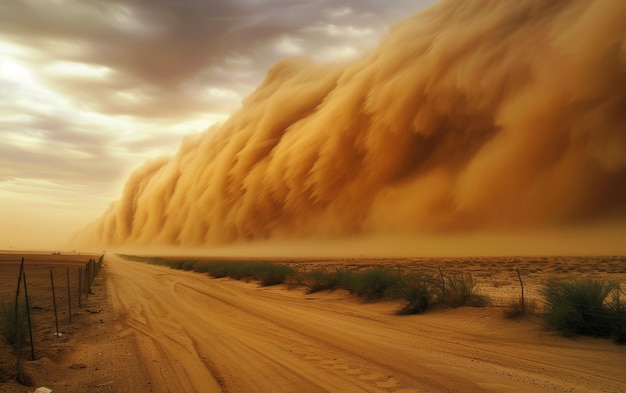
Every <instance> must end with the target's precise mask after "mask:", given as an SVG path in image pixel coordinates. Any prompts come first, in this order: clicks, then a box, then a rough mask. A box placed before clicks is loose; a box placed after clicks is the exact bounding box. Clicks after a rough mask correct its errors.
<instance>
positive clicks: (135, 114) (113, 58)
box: [0, 0, 434, 249]
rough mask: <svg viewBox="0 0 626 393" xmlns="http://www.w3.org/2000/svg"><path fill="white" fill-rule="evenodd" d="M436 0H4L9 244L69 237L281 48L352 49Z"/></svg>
mask: <svg viewBox="0 0 626 393" xmlns="http://www.w3.org/2000/svg"><path fill="white" fill-rule="evenodd" d="M433 1H434V0H393V1H380V0H309V1H305V0H261V1H260V0H205V1H203V0H152V1H140V0H111V1H99V0H10V1H3V2H2V3H0V97H2V100H0V130H1V132H2V134H1V135H2V138H0V217H2V220H0V249H7V248H11V249H24V248H48V249H50V248H52V249H56V248H61V247H62V243H63V242H64V241H65V240H66V239H67V238H68V237H69V236H70V235H71V234H72V233H74V232H75V231H76V230H78V229H80V228H82V227H83V226H84V225H85V224H86V223H88V222H90V221H92V220H94V219H95V218H97V217H98V216H99V215H100V214H101V213H102V212H103V211H104V210H105V209H106V207H107V206H108V205H109V203H110V202H112V201H113V200H115V199H118V198H119V196H120V194H121V190H122V187H123V184H124V182H125V180H126V178H127V177H128V174H129V173H130V172H131V171H132V170H133V168H135V167H137V166H138V165H140V164H141V163H142V162H144V161H145V160H146V159H148V158H150V157H158V156H162V155H168V154H171V153H173V152H175V151H176V149H177V147H178V145H179V142H180V139H181V138H182V136H183V135H185V134H189V133H192V132H198V131H201V130H203V129H205V128H207V127H208V126H210V125H211V124H214V123H216V122H221V121H223V120H225V119H226V118H227V117H228V114H229V113H230V112H232V111H233V110H236V109H237V108H238V106H239V105H240V102H241V100H242V99H243V98H244V97H246V96H247V95H248V94H249V93H250V92H251V91H252V90H253V89H254V88H255V87H256V86H257V85H258V84H259V83H260V81H261V80H262V79H263V77H264V74H265V71H266V70H267V69H268V67H270V66H271V65H272V64H274V63H275V62H276V61H277V60H279V59H281V58H284V57H289V56H309V57H313V58H314V59H316V60H317V61H319V62H345V61H350V60H351V59H354V58H356V57H358V56H359V55H360V54H361V53H363V52H367V51H368V50H370V49H371V48H373V47H375V46H376V44H377V42H378V41H379V40H380V38H381V37H382V36H383V35H384V34H385V31H386V29H387V28H388V27H389V26H390V25H391V24H392V23H393V22H394V21H397V20H399V19H402V18H404V17H406V16H408V15H410V14H412V13H413V12H415V11H417V10H419V9H421V8H424V7H426V6H427V5H428V4H430V3H432V2H433Z"/></svg>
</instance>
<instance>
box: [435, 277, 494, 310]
mask: <svg viewBox="0 0 626 393" xmlns="http://www.w3.org/2000/svg"><path fill="white" fill-rule="evenodd" d="M442 289H443V288H442ZM444 295H445V296H442V300H443V299H445V304H446V305H448V306H452V307H460V306H472V307H485V306H487V305H489V298H488V297H487V296H483V295H481V294H479V293H478V288H477V287H476V282H475V281H474V277H473V276H472V274H471V273H464V274H453V275H449V276H446V285H445V294H444Z"/></svg>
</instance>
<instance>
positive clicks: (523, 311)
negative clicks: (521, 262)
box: [517, 267, 526, 313]
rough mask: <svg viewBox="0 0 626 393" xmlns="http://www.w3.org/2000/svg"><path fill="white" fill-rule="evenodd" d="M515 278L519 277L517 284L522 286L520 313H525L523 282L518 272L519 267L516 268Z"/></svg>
mask: <svg viewBox="0 0 626 393" xmlns="http://www.w3.org/2000/svg"><path fill="white" fill-rule="evenodd" d="M517 278H519V285H520V287H521V288H522V298H521V301H522V313H526V303H525V302H524V282H523V281H522V275H521V273H520V272H519V267H518V268H517Z"/></svg>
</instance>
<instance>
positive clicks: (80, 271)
mask: <svg viewBox="0 0 626 393" xmlns="http://www.w3.org/2000/svg"><path fill="white" fill-rule="evenodd" d="M82 281H83V267H82V266H79V267H78V307H82V306H83V305H82V303H81V298H82V292H83V282H82Z"/></svg>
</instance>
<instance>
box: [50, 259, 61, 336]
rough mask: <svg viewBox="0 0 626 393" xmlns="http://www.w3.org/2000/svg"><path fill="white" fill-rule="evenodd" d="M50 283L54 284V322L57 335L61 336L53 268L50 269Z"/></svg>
mask: <svg viewBox="0 0 626 393" xmlns="http://www.w3.org/2000/svg"><path fill="white" fill-rule="evenodd" d="M50 284H51V285H52V306H53V310H54V324H55V326H56V328H57V331H56V333H55V334H56V336H57V337H59V318H58V316H57V298H56V294H55V293H54V276H53V275H52V269H50Z"/></svg>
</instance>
